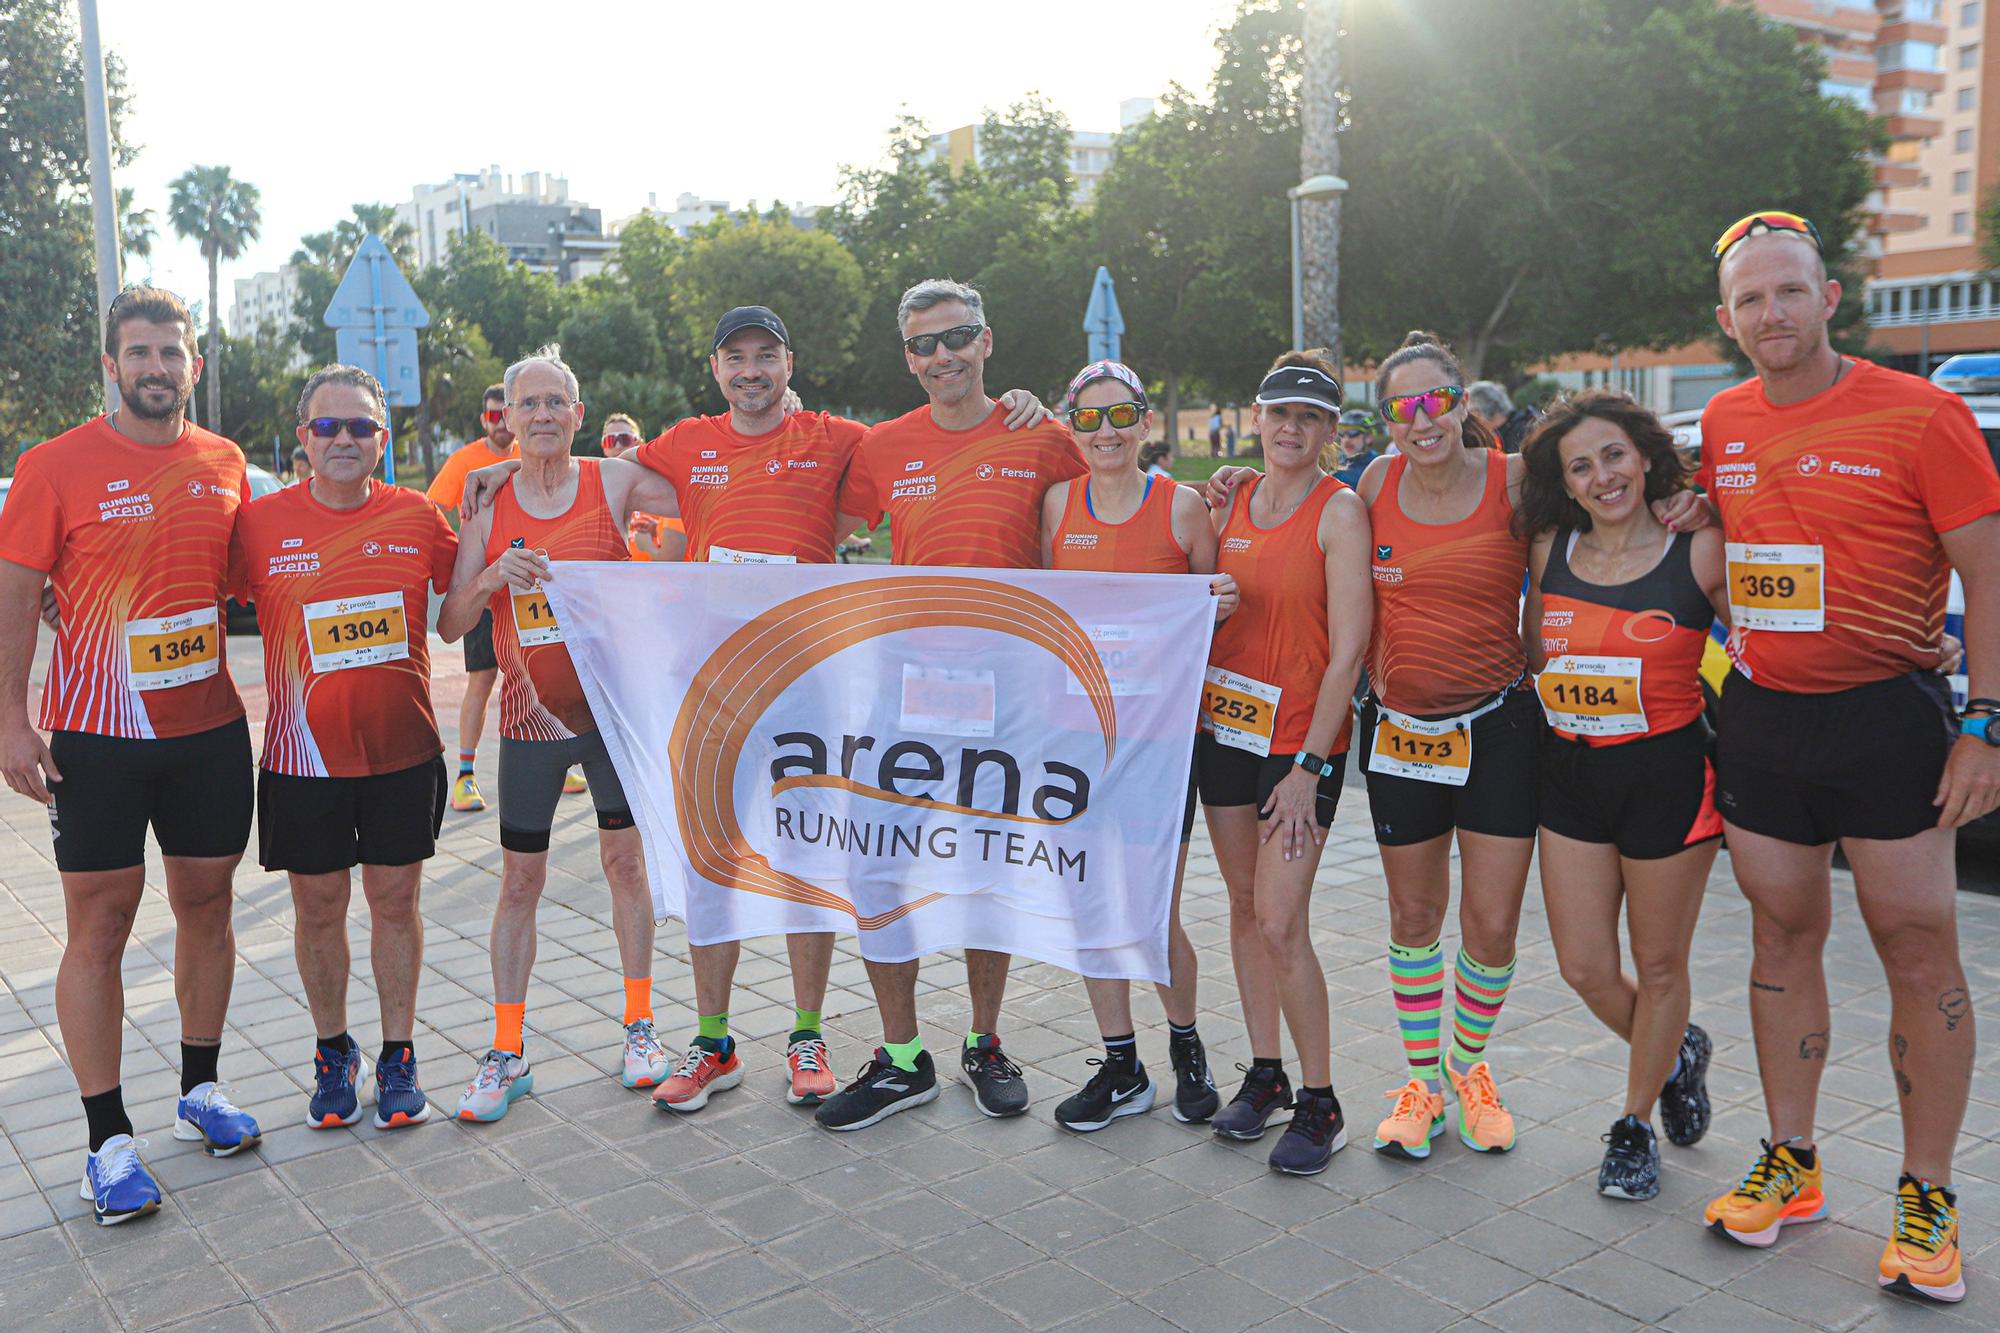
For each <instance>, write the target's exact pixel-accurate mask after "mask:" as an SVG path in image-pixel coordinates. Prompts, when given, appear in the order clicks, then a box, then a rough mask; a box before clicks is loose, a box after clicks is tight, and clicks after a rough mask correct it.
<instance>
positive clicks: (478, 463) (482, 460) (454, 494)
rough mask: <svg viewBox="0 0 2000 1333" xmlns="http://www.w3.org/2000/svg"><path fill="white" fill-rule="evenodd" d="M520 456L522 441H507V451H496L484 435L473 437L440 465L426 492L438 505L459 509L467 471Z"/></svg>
mask: <svg viewBox="0 0 2000 1333" xmlns="http://www.w3.org/2000/svg"><path fill="white" fill-rule="evenodd" d="M520 456H521V446H520V445H519V444H510V445H508V446H507V452H506V453H504V454H496V453H494V452H493V450H492V449H491V448H489V447H488V446H487V443H486V441H485V440H483V439H479V440H474V441H472V442H471V443H470V444H461V445H460V446H459V447H458V448H456V449H454V450H452V451H451V456H450V457H449V458H447V459H445V460H444V464H443V466H441V467H439V468H438V473H437V475H436V476H435V477H432V478H431V484H430V489H428V490H426V491H425V492H424V494H425V495H426V496H427V497H429V499H430V502H431V503H432V504H434V505H436V506H437V507H438V508H440V509H449V510H451V511H453V512H454V513H456V512H457V510H458V504H459V501H461V500H463V499H464V498H465V478H466V474H468V473H470V472H475V471H477V470H478V469H480V468H483V467H487V466H489V465H491V464H494V463H504V462H506V461H507V460H508V459H510V458H519V457H520Z"/></svg>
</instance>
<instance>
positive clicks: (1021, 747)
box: [547, 562, 1215, 981]
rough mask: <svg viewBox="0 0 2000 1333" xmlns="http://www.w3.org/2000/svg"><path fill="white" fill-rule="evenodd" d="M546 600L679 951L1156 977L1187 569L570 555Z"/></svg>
mask: <svg viewBox="0 0 2000 1333" xmlns="http://www.w3.org/2000/svg"><path fill="white" fill-rule="evenodd" d="M547 587H548V592H549V600H550V603H551V605H552V606H553V608H554V610H555V613H556V620H557V622H558V625H559V626H560V631H561V633H562V636H563V640H564V642H565V643H566V644H567V645H568V647H569V652H570V656H571V658H572V659H573V660H574V662H575V663H576V669H577V675H578V676H579V677H580V678H581V680H582V682H583V688H584V692H585V694H586V696H587V697H588V698H589V700H590V706H591V711H592V713H593V714H594V715H595V716H596V718H597V721H598V725H599V726H600V727H601V728H602V730H603V732H604V737H605V742H606V745H607V748H608V749H609V750H610V752H611V759H612V763H613V764H614V765H615V766H616V767H617V769H618V775H619V778H620V780H621V781H622V782H623V784H624V787H625V792H626V795H627V796H628V797H629V798H630V800H631V804H632V812H633V815H634V817H635V819H636V820H637V822H638V825H639V829H640V832H641V834H642V835H643V837H644V839H645V846H646V868H647V872H648V874H649V875H650V876H651V880H652V890H653V903H654V907H655V909H656V910H657V911H658V912H659V913H660V914H661V915H662V916H667V915H672V916H678V917H680V918H681V919H682V920H684V921H685V922H686V923H687V928H688V938H689V940H690V941H691V942H692V943H695V944H714V943H719V942H721V941H724V940H733V939H744V938H748V937H750V936H757V935H770V934H779V933H784V932H789V931H820V930H832V931H842V932H847V933H851V934H854V935H856V936H858V938H859V941H860V945H861V952H862V954H863V955H864V956H865V957H867V958H871V959H875V960H877V961H881V962H898V961H902V960H905V959H910V958H915V957H918V956H920V955H922V954H926V953H930V952H933V951H935V950H939V949H946V948H963V947H968V946H969V947H973V948H983V949H995V950H1000V951H1002V952H1007V953H1018V954H1024V955H1026V956H1028V957H1031V958H1038V959H1042V960H1043V961H1045V962H1050V963H1054V964H1056V965H1058V966H1061V967H1064V968H1068V969H1070V970H1072V971H1076V972H1080V973H1083V974H1084V975H1087V976H1104V977H1133V978H1139V979H1147V980H1153V981H1165V980H1166V979H1167V914H1168V909H1169V906H1170V901H1171V894H1172V886H1173V875H1174V864H1175V860H1176V857H1177V855H1178V852H1179V842H1180V820H1181V812H1182V809H1183V808H1184V800H1185V796H1186V792H1187V781H1188V769H1189V765H1190V761H1191V758H1192V750H1193V737H1194V724H1195V718H1196V716H1197V711H1198V709H1199V706H1200V700H1201V688H1202V672H1203V666H1204V664H1205V663H1206V662H1207V659H1208V643H1209V636H1210V633H1211V631H1212V629H1213V618H1214V614H1215V612H1214V607H1215V603H1214V601H1213V600H1212V598H1211V597H1210V595H1209V592H1208V580H1207V579H1206V578H1204V577H1192V576H1166V575H1130V574H1083V573H1066V572H1051V571H1040V570H1035V571H1017V570H1007V571H992V570H983V569H890V568H853V567H846V566H840V565H791V564H784V565H776V564H773V565H725V564H672V565H669V564H654V563H637V562H634V563H624V564H610V563H593V562H561V563H558V564H557V565H556V566H555V576H554V577H553V578H552V579H551V580H550V581H549V583H548V585H547Z"/></svg>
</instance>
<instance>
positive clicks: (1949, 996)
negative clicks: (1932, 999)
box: [1937, 986, 1972, 1032]
mask: <svg viewBox="0 0 2000 1333" xmlns="http://www.w3.org/2000/svg"><path fill="white" fill-rule="evenodd" d="M1937 1007H1938V1012H1939V1013H1941V1014H1943V1015H1944V1030H1945V1031H1946V1032H1956V1031H1958V1024H1959V1021H1960V1020H1961V1019H1965V1018H1970V1017H1971V1016H1972V999H1971V997H1970V996H1968V995H1967V994H1966V993H1965V987H1963V986H1953V987H1952V988H1951V989H1950V990H1948V991H1946V992H1945V993H1944V994H1942V995H1940V996H1938V1002H1937Z"/></svg>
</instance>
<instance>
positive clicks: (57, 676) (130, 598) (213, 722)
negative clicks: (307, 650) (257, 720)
mask: <svg viewBox="0 0 2000 1333" xmlns="http://www.w3.org/2000/svg"><path fill="white" fill-rule="evenodd" d="M248 495H249V488H248V482H247V480H246V478H245V476H244V463H243V451H242V450H241V449H239V448H237V447H236V446H235V445H234V444H232V443H231V442H230V441H228V440H225V439H224V438H222V437H221V436H220V435H214V434H211V433H210V432H208V431H205V430H203V429H202V428H201V427H199V426H195V425H189V426H188V427H187V428H186V429H185V430H184V431H182V433H181V437H180V439H178V440H176V441H175V442H174V443H173V444H171V445H166V446H158V445H144V444H138V443H135V442H134V441H132V440H128V439H126V438H125V437H124V436H123V435H120V434H119V433H118V432H117V431H115V430H113V429H112V428H111V426H110V424H109V423H108V422H107V421H106V420H105V419H104V418H103V417H98V418H96V419H95V420H92V421H87V422H85V423H84V424H83V425H81V426H78V427H77V428H76V429H74V430H71V431H65V432H64V433H63V434H61V435H58V436H57V437H56V438H55V439H53V440H50V441H48V442H47V443H46V444H40V445H36V446H35V447H34V448H32V449H30V450H28V451H27V452H26V453H24V454H22V455H21V458H20V461H19V462H18V463H17V464H16V465H15V468H14V485H13V489H12V490H11V491H9V492H8V494H7V503H6V506H5V508H4V509H0V559H6V560H11V561H13V562H14V563H15V564H17V565H23V566H25V567H27V568H29V569H33V570H38V571H42V572H45V573H47V574H48V576H49V579H50V581H51V582H52V583H53V584H54V585H55V592H56V607H57V610H58V611H59V612H60V614H61V618H62V628H61V629H59V630H57V631H56V642H55V653H54V656H52V657H51V658H50V659H49V673H48V679H47V680H46V681H45V682H44V684H43V686H42V709H41V726H42V727H43V729H44V730H48V731H87V732H91V733H93V734H95V735H99V736H122V737H126V738H129V739H148V738H154V737H159V738H165V737H171V736H190V735H193V734H195V733H197V732H202V731H209V730H212V729H214V728H216V727H219V726H222V725H223V724H224V723H226V722H233V721H235V720H236V719H237V718H239V717H242V716H243V701H242V700H241V699H239V698H238V697H237V695H236V684H235V682H234V681H232V680H231V679H230V678H229V660H228V645H227V642H226V639H225V635H224V626H223V623H222V619H221V612H220V609H219V608H220V605H221V602H222V598H223V593H224V585H225V582H226V580H227V579H228V575H229V534H230V529H231V528H232V527H233V526H234V525H235V522H236V511H237V509H238V507H240V506H241V505H242V503H243V500H244V498H245V497H246V496H248Z"/></svg>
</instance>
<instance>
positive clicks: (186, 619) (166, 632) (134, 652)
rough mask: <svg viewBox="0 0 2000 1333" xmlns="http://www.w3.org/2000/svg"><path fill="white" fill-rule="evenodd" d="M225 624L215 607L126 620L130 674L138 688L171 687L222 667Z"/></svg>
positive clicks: (126, 650) (203, 678)
mask: <svg viewBox="0 0 2000 1333" xmlns="http://www.w3.org/2000/svg"><path fill="white" fill-rule="evenodd" d="M221 648H222V626H221V622H220V621H219V620H218V618H217V617H216V614H215V608H214V607H212V606H204V607H202V608H201V609H200V610H198V611H183V612H181V613H180V614H179V615H177V616H162V617H160V618H159V619H157V620H128V621H126V622H125V652H126V661H127V674H128V677H129V679H130V682H131V686H132V688H133V689H135V690H170V689H172V688H173V687H174V686H176V685H186V684H188V683H189V682H190V681H196V680H207V679H208V678H209V677H210V676H213V675H214V674H215V673H216V672H218V671H220V670H221V669H222V656H221Z"/></svg>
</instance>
